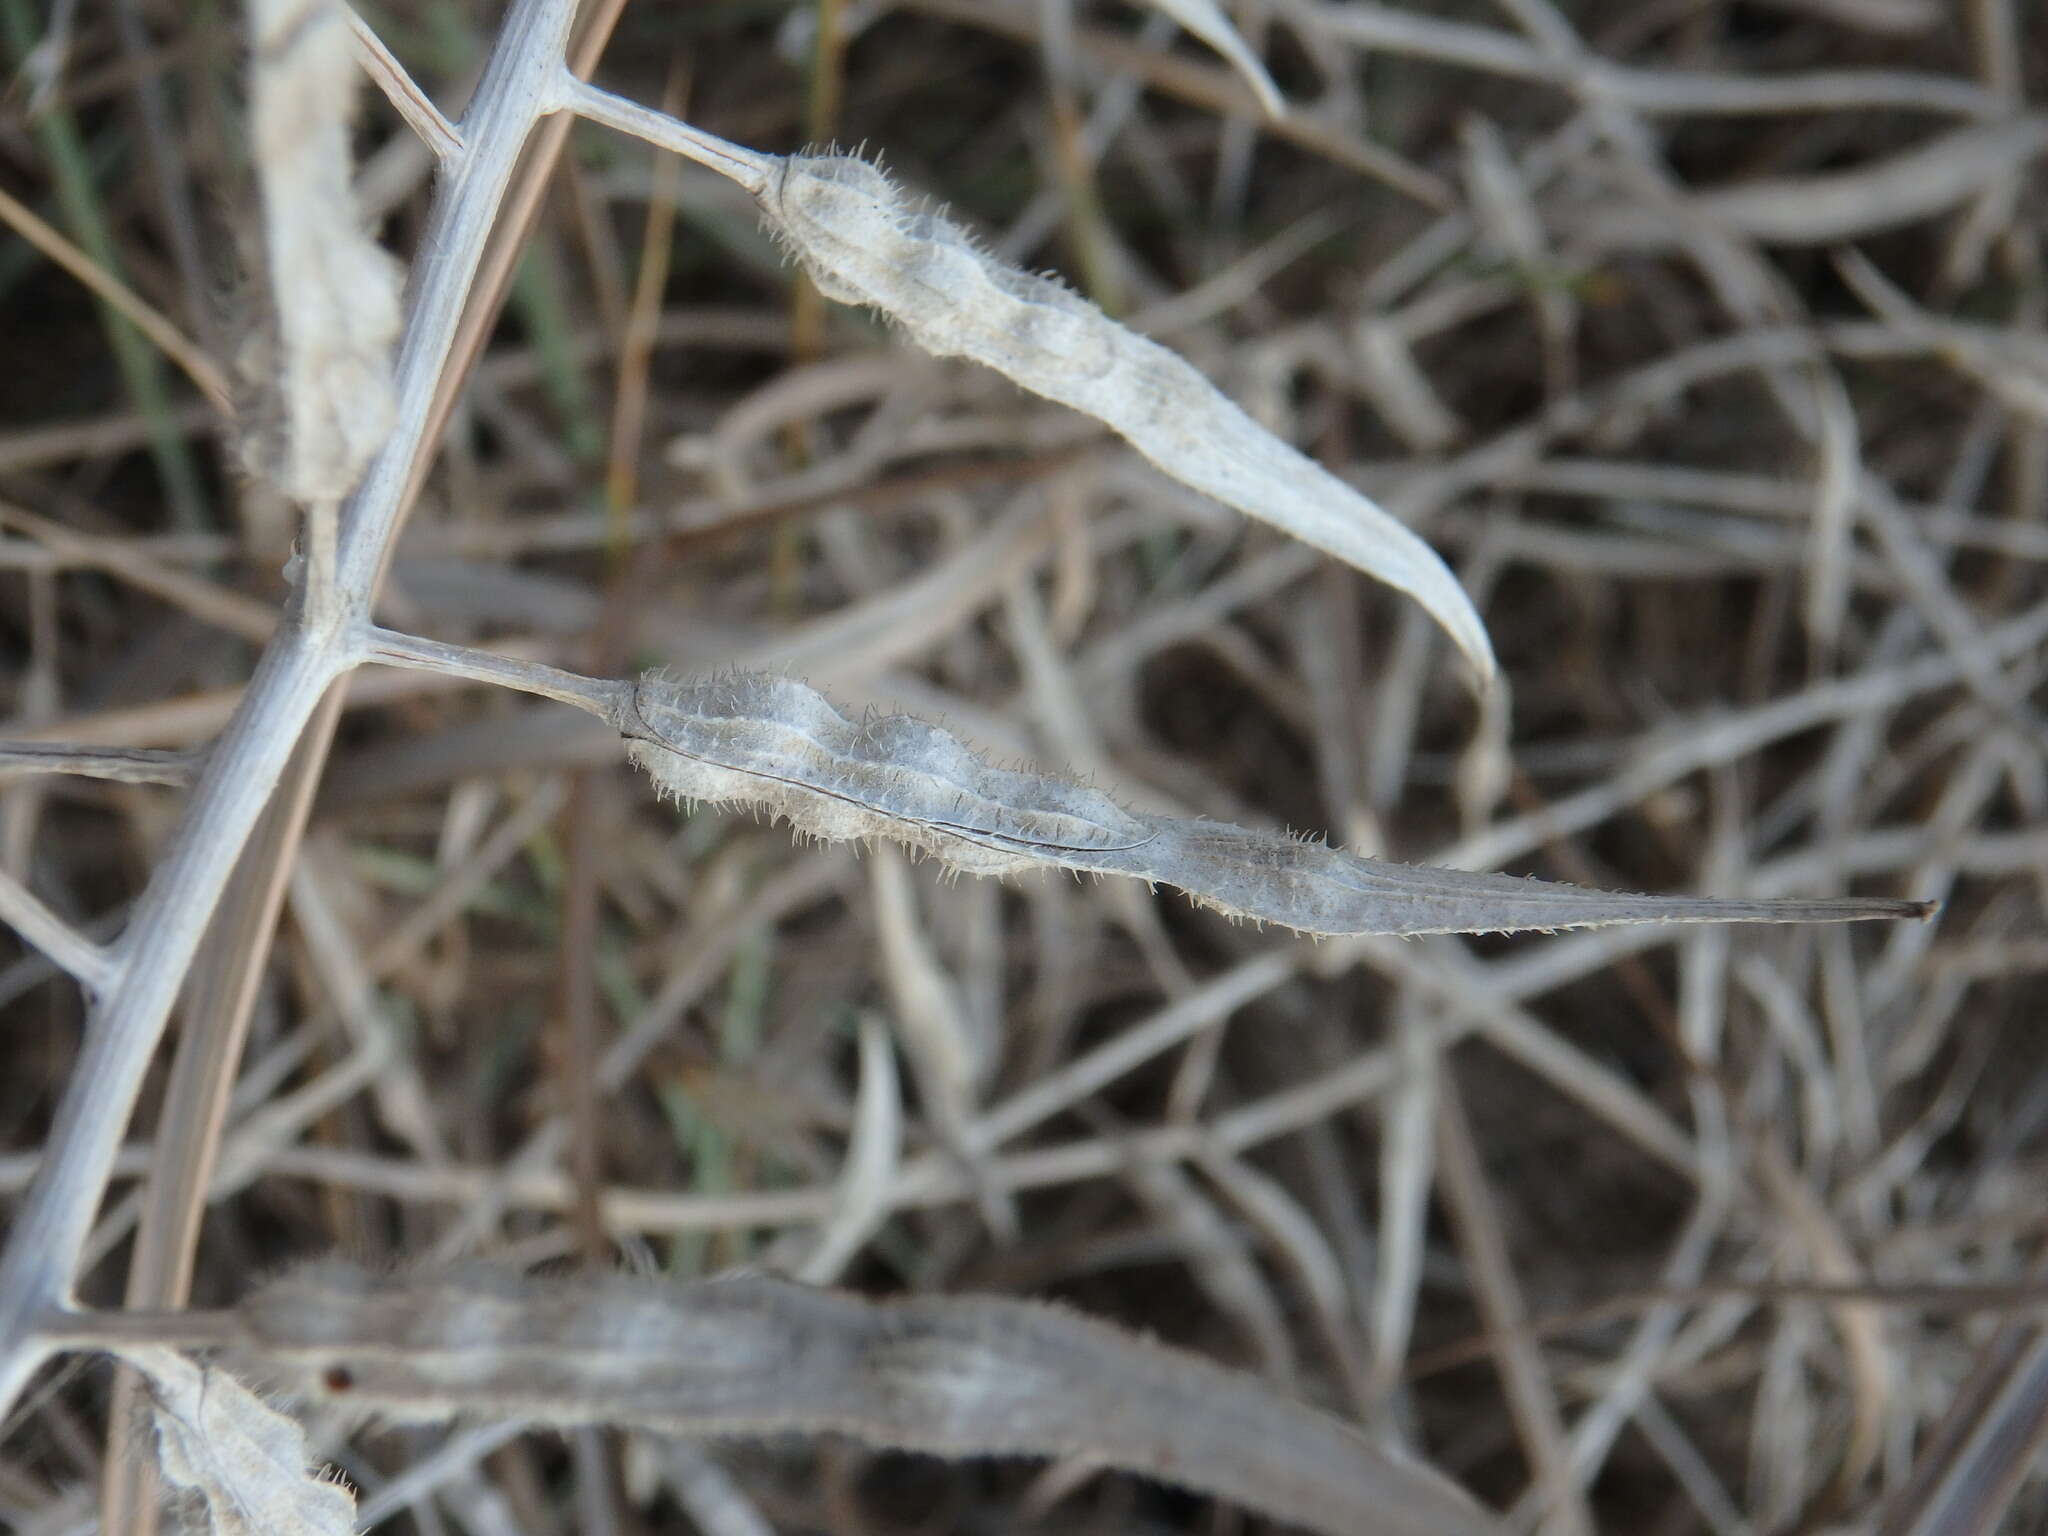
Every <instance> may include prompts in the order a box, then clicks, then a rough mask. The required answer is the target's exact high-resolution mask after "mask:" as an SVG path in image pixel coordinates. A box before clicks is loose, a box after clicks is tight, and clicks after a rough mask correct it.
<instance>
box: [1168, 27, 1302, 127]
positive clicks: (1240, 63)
mask: <svg viewBox="0 0 2048 1536" xmlns="http://www.w3.org/2000/svg"><path fill="white" fill-rule="evenodd" d="M1146 3H1147V4H1148V5H1150V6H1151V7H1152V9H1153V10H1155V11H1163V12H1165V13H1166V14H1167V15H1168V16H1171V17H1172V18H1173V19H1174V20H1175V21H1176V22H1178V23H1179V24H1180V25H1181V26H1182V27H1183V28H1184V29H1186V30H1187V31H1188V32H1189V33H1191V34H1193V35H1194V36H1196V37H1199V38H1200V39H1201V40H1202V41H1203V42H1205V43H1207V44H1208V45H1209V46H1210V47H1211V48H1214V49H1215V50H1216V51H1217V52H1218V53H1220V54H1221V55H1223V58H1224V60H1225V62H1227V63H1228V64H1229V65H1230V67H1231V68H1232V69H1234V70H1236V71H1237V72H1238V73H1239V74H1240V75H1242V76H1244V79H1245V84H1247V85H1249V86H1250V87H1251V88H1252V90H1253V91H1254V92H1255V93H1256V94H1257V96H1258V98H1259V105H1260V106H1262V107H1264V108H1265V109H1266V111H1267V112H1269V113H1270V114H1271V115H1273V116H1274V117H1285V116H1286V115H1287V100H1286V98H1285V97H1283V96H1282V95H1281V94H1280V87H1279V86H1277V85H1275V84H1274V83H1273V77H1272V76H1271V75H1269V74H1267V73H1266V66H1265V65H1264V64H1262V63H1260V62H1259V56H1258V55H1257V54H1255V53H1253V52H1252V50H1251V45H1250V44H1248V43H1247V42H1245V40H1244V38H1243V37H1242V36H1241V35H1240V34H1239V32H1238V30H1237V28H1236V27H1234V26H1232V25H1231V24H1230V18H1229V17H1228V16H1226V15H1224V14H1223V7H1222V6H1220V5H1218V4H1217V3H1216V0H1146Z"/></svg>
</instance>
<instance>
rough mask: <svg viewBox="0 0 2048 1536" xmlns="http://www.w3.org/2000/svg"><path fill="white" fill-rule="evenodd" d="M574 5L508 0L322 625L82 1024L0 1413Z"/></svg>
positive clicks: (281, 660)
mask: <svg viewBox="0 0 2048 1536" xmlns="http://www.w3.org/2000/svg"><path fill="white" fill-rule="evenodd" d="M575 11H576V0H514V3H513V5H512V7H511V10H510V13H509V14H508V15H507V17H506V20H505V24H504V27H503V29H502V31H501V32H500V34H499V38H498V43H497V46H496V48H495V50H494V51H493V53H492V55H491V58H490V61H489V62H488V63H487V64H486V66H485V69H484V73H483V76H482V78H481V79H480V80H479V81H478V82H477V87H476V93H475V95H474V96H473V97H472V98H471V102H470V107H469V110H468V112H467V113H465V114H464V117H463V122H462V137H463V142H464V148H463V150H462V153H461V155H460V156H459V157H458V158H456V159H453V160H451V161H449V162H448V163H447V164H446V165H445V167H444V180H443V181H442V182H441V184H440V186H439V187H438V188H437V190H436V194H435V200H434V207H433V211H432V214H431V216H430V218H429V221H428V226H427V232H426V235H425V238H424V239H423V240H422V241H421V245H420V251H419V254H418V257H417V258H416V260H415V262H414V265H413V283H412V303H411V310H410V313H409V315H408V317H407V325H406V330H405V335H404V338H403V340H402V342H401V344H400V349H399V356H398V363H397V376H396V383H397V395H398V401H397V411H396V422H395V426H394V428H393V431H392V433H391V436H390V438H389V440H388V441H387V442H386V443H385V444H384V446H383V448H382V449H381V450H380V451H379V453H378V454H377V456H376V458H375V459H373V460H372V461H371V464H370V468H369V470H368V472H367V473H366V475H365V476H364V479H363V482H362V484H361V485H360V486H358V487H357V488H356V490H355V492H354V493H353V494H352V495H351V496H350V497H349V499H348V502H347V504H346V506H345V507H344V509H343V516H342V520H341V529H342V531H341V537H340V544H339V548H338V551H337V560H336V568H335V587H336V596H337V599H338V600H337V601H336V602H334V603H332V604H328V605H313V607H314V609H315V610H316V611H321V616H322V619H323V621H324V622H321V623H318V624H315V623H312V622H310V621H309V618H308V606H309V605H308V604H307V602H306V600H305V594H304V592H303V590H302V591H301V593H300V594H299V595H298V598H297V599H296V600H295V602H294V603H293V607H292V611H291V613H290V614H288V615H287V617H286V620H285V622H284V623H283V624H282V625H281V626H280V627H279V630H278V633H277V635H276V637H275V638H274V639H273V640H272V642H271V644H270V647H269V649H268V650H266V651H265V653H264V655H263V658H262V660H261V662H259V663H258V665H257V668H256V674H255V676H254V677H253V678H251V680H250V683H249V687H248V689H247V691H246V692H245V693H244V695H243V697H242V702H241V705H240V707H239V708H238V709H237V710H236V712H235V715H234V718H233V719H232V720H230V721H229V723H228V725H227V728H226V729H225V730H224V731H223V732H222V734H221V738H220V741H219V743H218V745H217V746H216V747H215V749H214V751H213V754H212V756H211V757H210V758H209V759H208V761H207V765H206V768H205V771H204V772H203V773H202V774H201V776H200V778H199V780H198V782H197V784H196V785H195V786H194V788H193V792H192V799H191V803H190V804H189V806H188V807H187V809H186V813H185V817H184V820H183V822H182V823H181V824H180V826H179V828H178V832H177V834H176V836H175V837H174V839H173V840H172V844H171V847H170V850H169V852H168V853H167V854H166V855H165V857H164V859H163V862H162V863H161V864H159V865H158V867H157V869H156V871H155V872H154V874H153V875H152V876H151V878H150V881H149V884H148V885H147V887H145V889H144V890H143V893H142V895H141V897H140V898H139V899H138V900H137V902H136V904H135V909H134V914H133V917H132V919H131V920H130V922H129V925H128V928H127V931H126V932H125V933H123V935H122V936H121V938H120V940H119V941H118V942H117V943H116V944H115V945H114V947H113V949H112V950H111V951H110V954H111V958H112V972H113V973H112V974H111V976H110V977H109V978H108V982H107V986H106V989H105V991H104V992H103V994H102V996H101V998H100V1000H99V1003H98V1006H96V1007H95V1008H94V1009H93V1011H92V1014H91V1016H90V1018H89V1019H88V1021H87V1025H86V1032H85V1041H84V1048H83V1050H82V1051H81V1053H80V1056H79V1060H78V1064H77V1067H76V1068H75V1069H74V1071H73V1073H72V1075H71V1079H70V1081H69V1083H68V1084H67V1085H66V1088H65V1093H64V1097H63V1099H62V1101H61V1102H60V1103H59V1105H58V1108H57V1113H56V1119H55V1123H54V1125H53V1126H52V1128H51V1132H50V1136H49V1139H48V1141H47V1143H46V1144H45V1148H44V1156H43V1162H42V1167H41V1169H40V1171H39V1173H38V1175H37V1178H36V1181H35V1183H34V1184H33V1185H32V1186H31V1187H30V1189H29V1192H28V1194H27V1196H26V1197H25V1198H24V1200H23V1202H22V1205H21V1207H20V1209H19V1211H18V1213H17V1215H16V1217H15V1221H14V1225H13V1230H12V1231H11V1233H10V1234H9V1236H8V1242H7V1246H6V1249H5V1251H4V1253H0V1415H4V1414H5V1412H6V1411H7V1409H8V1408H9V1407H11V1406H12V1405H13V1403H14V1401H15V1399H16V1398H17V1397H18V1396H19V1395H20V1393H21V1390H22V1388H23V1386H24V1385H26V1383H27V1381H28V1379H29V1377H30V1376H31V1375H32V1374H33V1373H34V1371H35V1369H36V1367H37V1366H38V1365H39V1364H40V1363H41V1362H42V1361H43V1360H44V1359H45V1358H46V1357H47V1356H48V1355H49V1353H50V1352H51V1350H52V1348H53V1346H52V1345H51V1344H49V1343H48V1342H47V1341H46V1340H44V1339H42V1338H40V1337H38V1335H37V1333H36V1328H35V1323H36V1319H37V1318H38V1317H39V1316H41V1315H42V1314H43V1313H45V1312H46V1311H48V1310H49V1309H50V1308H51V1307H52V1306H53V1305H57V1304H61V1303H62V1301H63V1300H64V1299H65V1298H66V1296H67V1295H68V1294H69V1292H70V1288H71V1285H72V1277H73V1271H74V1269H75V1268H76V1265H77V1263H78V1258H79V1255H80V1253H81V1251H82V1250H83V1247H84V1244H85V1240H86V1237H87V1235H88V1233H89V1232H90V1229H91V1224H92V1218H93V1213H94V1212H95V1211H96V1210H97V1209H98V1207H99V1203H100V1199H101V1196H102V1195H103V1194H104V1193H105V1190H106V1186H107V1180H108V1178H109V1176H110V1174H111V1173H112V1170H113V1163H114V1155H115V1153H116V1151H117V1150H118V1148H119V1145H120V1140H121V1136H122V1133H123V1132H124V1130H125V1129H126V1127H127V1124H128V1117H129V1114H130V1113H131V1112H132V1110H133V1108H134V1105H135V1097H136V1094H137V1092H138V1091H139V1090H140V1087H141V1084H142V1078H143V1075H144V1073H145V1072H146V1071H147V1069H148V1066H149V1062H150V1058H151V1057H152V1056H153V1055H154V1053H155V1051H156V1046H157V1043H158V1041H159V1040H160V1039H161V1038H162V1036H163V1029H164V1022H165V1019H166V1018H167V1017H168V1015H169V1013H170V1008H171V1003H172V1001H173V999H174V998H175V997H176V996H177V992H178V988H179V986H180V985H181V983H182V982H183V980H184V977H185V972H186V970H187V968H188V967H189V966H190V965H191V962H192V956H193V952H194V951H195V950H196V949H197V947H198V944H199V941H200V939H201V938H202V937H203V936H204V934H205V932H206V926H207V923H208V921H209V918H210V916H211V914H212V912H213V909H214V906H215V904H216V903H217V902H218V900H219V897H220V893H221V890H222V888H223V887H224V886H225V885H226V883H227V879H228V876H229V875H230V873H231V872H232V871H233V869H234V866H235V862H236V860H237V859H238V858H239V857H240V856H241V851H242V848H243V845H244V844H245V843H246V842H247V840H248V837H249V834H250V831H251V829H252V828H253V827H254V826H255V823H256V819H257V817H258V816H259V815H261V813H262V811H263V807H264V805H265V803H266V802H267V801H268V799H269V796H270V792H271V790H272V789H273V787H274V786H275V785H276V783H277V780H278V776H279V775H280V774H281V773H282V772H283V770H284V767H285V764H286V762H287V761H289V759H290V757H291V754H292V751H293V749H294V747H295V746H296V744H297V742H298V739H299V735H300V732H301V731H302V730H303V729H304V727H305V724H306V721H307V719H308V717H309V716H310V715H311V714H312V712H313V710H314V708H315V707H316V706H317V704H318V703H319V701H320V698H321V695H322V694H324V693H325V692H326V690H327V688H328V686H329V685H330V684H331V683H333V682H334V681H335V679H336V678H337V677H339V676H340V675H341V674H342V673H343V672H345V671H346V670H347V669H348V668H349V667H350V666H351V665H353V664H354V662H355V660H356V659H357V655H356V644H357V638H358V629H357V626H358V624H359V623H360V621H361V618H362V616H363V615H365V614H367V612H368V611H369V605H370V601H371V598H372V596H373V594H374V592H375V590H376V587H377V584H378V581H379V578H380V577H381V576H382V573H383V569H384V565H385V563H386V560H387V558H388V556H389V551H390V545H391V541H392V538H393V535H394V534H395V533H396V532H397V529H398V526H399V523H400V520H401V518H402V517H403V516H404V512H405V502H404V498H405V488H406V485H407V482H408V480H409V479H410V477H411V474H412V470H413V466H414V463H415V461H416V460H417V459H418V458H419V456H420V455H421V454H422V453H423V452H426V451H428V449H429V447H430V445H429V444H427V443H426V442H425V441H424V436H425V432H426V424H427V422H428V420H429V415H430V412H429V405H430V402H431V400H432V398H433V395H434V391H435V388H436V385H437V382H438V380H439V378H440V376H441V373H442V371H443V369H444V367H445V366H446V363H447V359H448V356H449V350H450V347H451V344H452V342H453V340H454V336H455V330H456V325H457V322H458V321H459V319H460V318H461V314H462V309H463V304H464V301H465V300H466V299H467V297H468V294H469V288H470V283H471V281H472V279H473V277H474V275H475V272H476V269H477V266H478V263H479V262H480V261H481V259H482V256H483V252H484V248H485V243H486V241H487V240H488V238H489V236H490V232H491V226H492V224H493V223H494V222H495V219H496V216H497V210H498V204H499V202H500V200H501V199H502V197H503V195H504V192H505V188H506V185H507V183H508V182H509V181H510V179H511V176H512V171H513V168H514V166H515V164H516V163H517V161H518V158H519V154H520V151H521V148H522V147H523V145H524V144H525V141H526V137H527V134H528V131H529V130H530V129H531V128H532V127H533V125H534V123H535V122H536V121H538V120H539V119H540V118H541V117H542V116H544V115H546V114H547V113H549V112H551V111H554V110H555V109H556V107H557V105H558V102H557V99H556V97H555V95H554V92H553V85H554V82H555V80H556V77H557V76H558V75H559V74H560V72H561V69H562V59H563V50H564V46H565V44H566V41H567V37H568V31H569V25H570V22H571V21H572V20H573V19H574V16H575ZM322 610H324V611H322Z"/></svg>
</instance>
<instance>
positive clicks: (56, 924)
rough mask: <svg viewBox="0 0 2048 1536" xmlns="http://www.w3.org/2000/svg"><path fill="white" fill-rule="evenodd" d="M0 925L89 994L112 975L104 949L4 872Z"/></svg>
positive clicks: (0, 876) (0, 874) (0, 872)
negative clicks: (52, 962) (66, 974)
mask: <svg viewBox="0 0 2048 1536" xmlns="http://www.w3.org/2000/svg"><path fill="white" fill-rule="evenodd" d="M0 922H4V923H6V924H7V926H8V927H10V928H12V929H13V930H14V931H15V932H16V933H18V934H20V935H21V937H22V940H23V941H24V942H25V943H28V944H31V945H33V946H35V948H37V949H39V950H41V951H42V952H43V954H44V955H46V956H47V957H48V958H49V959H50V960H52V961H54V962H55V963H56V964H57V965H59V966H61V967H63V968H64V969H65V970H66V971H69V972H70V973H71V974H72V975H73V976H75V977H77V978H78V980H79V981H80V982H81V983H82V984H83V985H84V986H85V987H86V988H87V989H88V990H90V991H94V992H97V991H99V990H101V989H102V988H103V987H105V986H106V984H107V980H108V978H109V977H110V976H111V975H112V961H111V960H110V958H109V957H108V954H107V951H106V950H105V949H104V948H102V947H101V946H100V945H98V944H95V943H93V942H92V940H90V939H88V938H87V937H86V936H85V935H84V934H82V933H80V932H79V931H78V930H77V929H76V928H73V927H72V926H71V925H70V924H69V923H67V922H65V921H64V919H63V918H61V917H59V916H58V915H57V914H56V913H54V912H52V911H51V910H50V909H49V908H48V907H47V906H45V905H43V903H42V901H41V900H39V899H38V898H37V896H36V894H35V892H33V891H31V890H30V889H29V888H28V887H27V886H25V885H23V884H22V883H21V882H20V881H18V880H16V879H15V878H14V876H12V875H10V874H8V873H7V872H6V871H5V870H0Z"/></svg>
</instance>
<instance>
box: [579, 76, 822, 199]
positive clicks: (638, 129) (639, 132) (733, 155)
mask: <svg viewBox="0 0 2048 1536" xmlns="http://www.w3.org/2000/svg"><path fill="white" fill-rule="evenodd" d="M555 88H556V90H557V92H558V93H559V97H558V99H559V101H560V103H561V105H562V107H563V108H565V109H566V110H568V111H571V112H574V113H575V114H576V115H577V116H578V117H587V118H589V119H590V120H591V121H592V122H593V123H602V124H604V126H605V127H607V128H616V129H617V130H618V131H619V132H620V133H630V134H631V135H633V137H634V138H636V139H645V140H646V141H647V142H648V143H650V144H656V145H659V146H660V147H661V148H663V149H667V150H673V151H674V152H675V153H676V154H679V155H681V156H682V157H683V158H684V159H686V160H694V161H696V162H697V163H698V164H699V165H703V166H708V167H710V168H711V169H712V170H714V171H716V172H718V174H719V175H721V176H724V177H728V178H730V179H731V180H733V181H736V182H738V183H739V184H740V185H741V186H743V187H745V188H746V189H747V190H748V191H749V192H753V193H757V194H758V193H759V192H760V191H761V189H762V188H764V187H766V186H767V185H768V179H769V177H771V176H773V175H774V174H775V167H776V165H777V164H778V163H779V161H780V159H781V157H780V156H777V155H764V154H761V153H759V152H757V151H755V150H751V149H748V148H746V147H744V146H743V145H739V144H735V143H733V142H732V141H731V140H729V139H721V138H720V137H719V136H718V135H717V134H715V133H706V132H705V131H704V130H703V129H702V128H693V127H691V126H690V125H689V124H688V123H685V122H682V121H679V120H678V119H676V118H673V117H670V116H669V115H668V114H667V113H665V112H656V111H655V110H653V108H651V107H643V106H641V105H640V104H639V103H638V102H635V101H628V100H626V98H625V97H623V96H614V95H613V94H612V93H611V92H610V91H603V90H599V89H598V88H597V87H596V86H594V85H591V84H589V83H588V82H587V81H583V80H578V79H577V78H576V77H575V76H574V75H572V74H570V73H569V72H568V71H567V70H564V71H563V72H562V77H561V79H560V80H559V81H558V82H557V83H556V87H555Z"/></svg>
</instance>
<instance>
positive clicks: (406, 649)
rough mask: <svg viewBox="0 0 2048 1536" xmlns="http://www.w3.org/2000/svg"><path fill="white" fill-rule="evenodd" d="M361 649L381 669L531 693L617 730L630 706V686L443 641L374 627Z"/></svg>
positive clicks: (362, 656) (361, 654)
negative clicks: (405, 670)
mask: <svg viewBox="0 0 2048 1536" xmlns="http://www.w3.org/2000/svg"><path fill="white" fill-rule="evenodd" d="M361 644H362V649H361V651H360V652H359V653H358V660H361V661H374V662H378V663H381V664H382V665H384V666H387V667H410V668H411V669H412V670H414V671H416V672H440V673H443V674H445V675H446V676H449V677H468V678H474V679H475V680H476V681H477V682H480V683H496V684H497V685H498V686H500V687H502V688H516V689H518V690H519V691H520V692H521V693H537V694H539V695H540V696H541V697H542V698H547V699H556V700H559V701H560V702H561V703H564V704H573V705H575V706H576V707H577V708H578V709H580V710H583V711H585V712H586V713H588V714H593V715H596V716H597V717H598V719H600V720H603V721H605V722H607V723H608V724H611V725H613V726H621V727H622V726H623V723H624V721H625V720H626V718H627V716H626V711H627V710H629V709H630V708H631V707H632V701H633V689H634V684H633V683H632V682H631V681H629V680H619V679H613V678H603V677H585V676H583V675H582V674H581V673H578V672H564V671H563V670H562V669H561V668H560V667H551V666H548V665H547V664H546V663H545V662H539V661H522V660H520V659H519V658H518V657H516V656H500V655H498V654H497V653H496V652H494V651H479V650H476V649H474V648H473V647H471V646H466V645H450V644H448V643H446V642H445V641H441V640H428V639H425V638H424V637H422V636H420V635H405V634H400V633H399V632H398V631H397V630H392V629H380V628H377V627H376V626H368V627H366V628H365V630H364V632H363V638H362V642H361Z"/></svg>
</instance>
